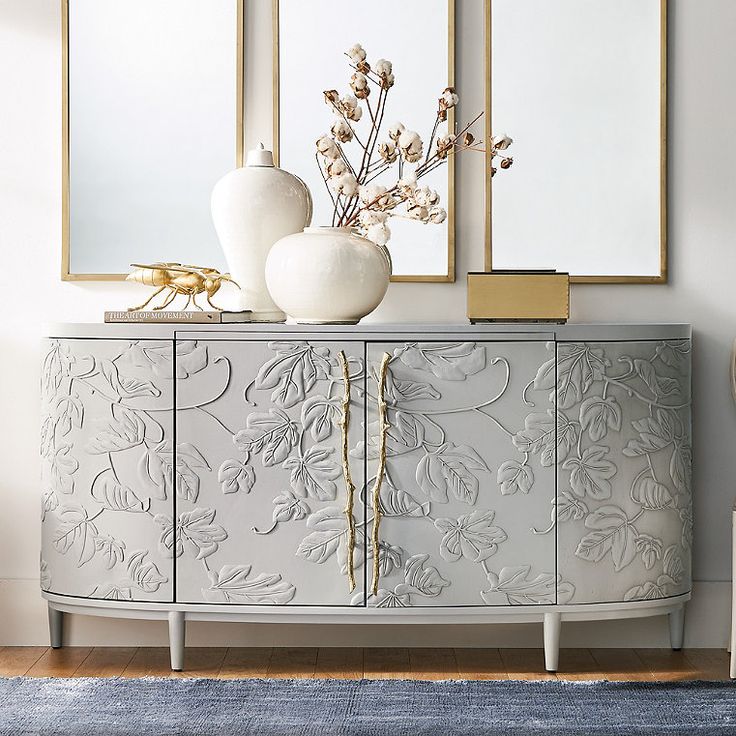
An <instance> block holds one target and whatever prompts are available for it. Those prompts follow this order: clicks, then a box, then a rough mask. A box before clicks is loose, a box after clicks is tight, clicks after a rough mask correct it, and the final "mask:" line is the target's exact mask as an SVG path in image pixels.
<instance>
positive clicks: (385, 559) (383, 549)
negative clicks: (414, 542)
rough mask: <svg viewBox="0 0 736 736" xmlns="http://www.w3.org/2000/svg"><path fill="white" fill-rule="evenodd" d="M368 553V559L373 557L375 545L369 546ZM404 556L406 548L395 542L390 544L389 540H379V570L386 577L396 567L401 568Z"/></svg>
mask: <svg viewBox="0 0 736 736" xmlns="http://www.w3.org/2000/svg"><path fill="white" fill-rule="evenodd" d="M367 553H368V559H369V560H372V559H373V546H372V545H371V546H370V547H368V550H367ZM403 557H404V550H403V549H402V548H401V547H398V546H396V545H393V544H389V543H388V542H383V541H381V542H379V543H378V570H379V572H380V575H381V577H386V576H387V575H390V574H391V572H392V571H393V570H394V569H396V570H400V569H401V565H402V560H403Z"/></svg>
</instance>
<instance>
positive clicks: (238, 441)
mask: <svg viewBox="0 0 736 736" xmlns="http://www.w3.org/2000/svg"><path fill="white" fill-rule="evenodd" d="M298 437H299V433H298V431H297V428H296V425H295V424H294V423H293V422H292V421H291V419H289V417H288V416H287V415H286V414H285V413H284V412H283V411H281V409H269V410H268V412H267V413H257V412H254V413H252V414H249V415H248V418H247V420H246V429H241V430H240V431H239V432H238V433H237V434H236V435H235V437H234V438H233V441H234V442H235V445H236V447H237V448H238V449H239V450H242V451H243V452H249V453H253V454H258V453H261V452H262V453H263V454H262V456H261V461H262V462H263V465H264V466H266V467H268V466H272V465H278V464H279V463H282V462H284V460H286V458H287V457H288V456H289V453H290V452H291V450H292V448H293V447H294V445H295V444H296V442H297V439H298Z"/></svg>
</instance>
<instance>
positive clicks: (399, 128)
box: [388, 123, 406, 141]
mask: <svg viewBox="0 0 736 736" xmlns="http://www.w3.org/2000/svg"><path fill="white" fill-rule="evenodd" d="M405 130H406V128H404V124H403V123H394V124H393V125H392V126H391V127H390V128H389V129H388V137H389V138H390V139H391V140H392V141H398V140H399V136H400V135H401V134H402V133H403V132H404V131H405Z"/></svg>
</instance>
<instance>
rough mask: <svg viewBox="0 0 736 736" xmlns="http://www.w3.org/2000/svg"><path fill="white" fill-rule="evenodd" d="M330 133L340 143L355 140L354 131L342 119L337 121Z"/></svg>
mask: <svg viewBox="0 0 736 736" xmlns="http://www.w3.org/2000/svg"><path fill="white" fill-rule="evenodd" d="M330 131H331V132H332V135H333V136H335V138H336V139H337V140H338V141H339V142H340V143H349V142H350V141H351V140H353V129H352V128H351V127H350V126H349V125H348V124H347V123H346V122H345V121H344V120H343V119H342V118H339V119H338V120H335V122H334V123H333V125H332V128H330Z"/></svg>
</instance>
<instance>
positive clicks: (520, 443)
mask: <svg viewBox="0 0 736 736" xmlns="http://www.w3.org/2000/svg"><path fill="white" fill-rule="evenodd" d="M579 429H580V425H578V424H577V422H572V421H570V420H569V419H568V418H567V417H566V416H565V415H564V414H563V413H562V412H557V418H556V420H555V412H554V410H553V409H548V410H547V412H546V413H544V414H541V413H538V412H533V413H531V414H528V415H527V416H526V418H525V419H524V429H522V430H520V431H519V432H517V433H516V434H515V435H514V436H513V437H512V442H513V443H514V446H515V447H516V449H517V450H519V452H528V453H531V454H532V455H539V456H540V463H541V464H542V466H543V467H550V466H551V465H554V464H555V460H557V462H562V461H563V460H564V459H565V458H566V457H567V455H568V453H569V452H570V450H571V449H572V448H573V447H574V446H575V444H576V443H577V440H578V433H579Z"/></svg>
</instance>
